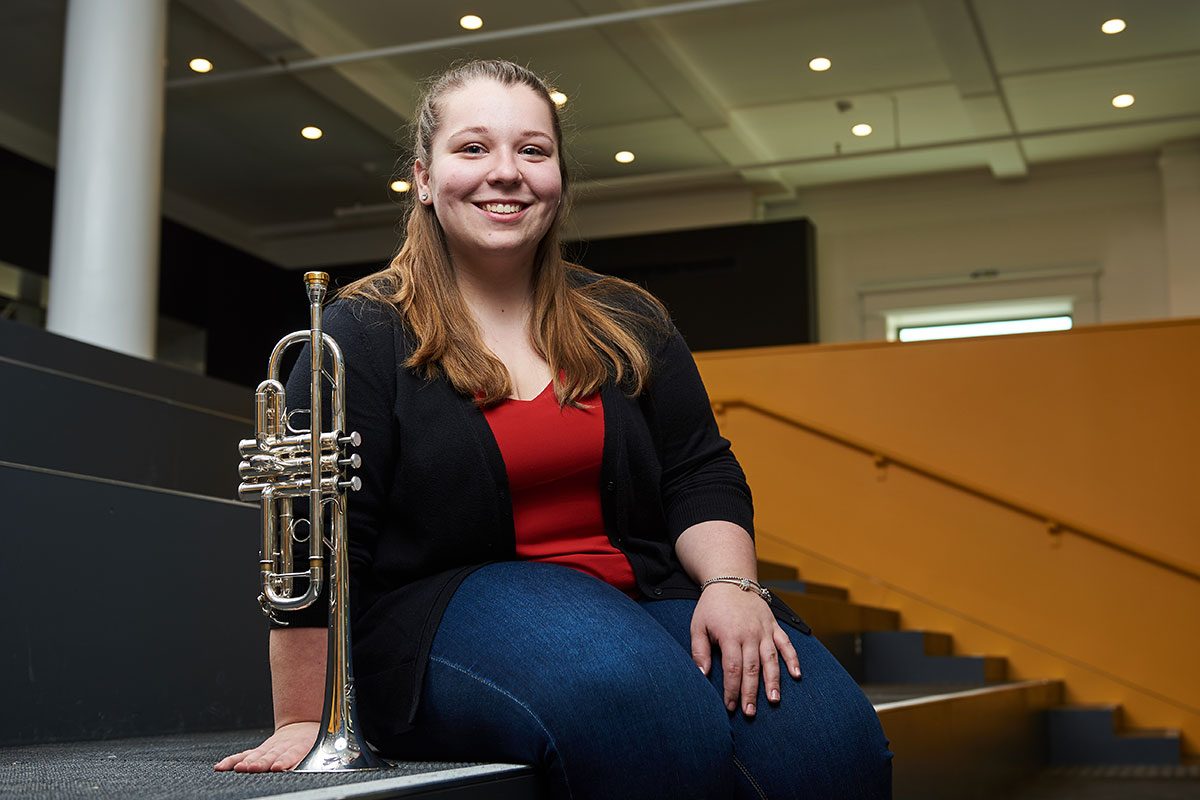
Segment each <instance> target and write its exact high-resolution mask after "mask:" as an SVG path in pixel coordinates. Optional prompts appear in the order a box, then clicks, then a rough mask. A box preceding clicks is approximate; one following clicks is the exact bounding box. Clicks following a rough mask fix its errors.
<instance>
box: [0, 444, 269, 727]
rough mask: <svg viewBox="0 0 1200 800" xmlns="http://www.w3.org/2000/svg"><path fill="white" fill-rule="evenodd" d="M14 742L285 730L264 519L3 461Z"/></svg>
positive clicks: (0, 699)
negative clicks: (274, 669)
mask: <svg viewBox="0 0 1200 800" xmlns="http://www.w3.org/2000/svg"><path fill="white" fill-rule="evenodd" d="M0 508H3V509H4V519H3V522H2V523H0V529H2V530H3V531H4V533H6V534H8V535H7V536H5V552H4V555H3V556H2V557H0V605H2V606H3V607H5V608H15V609H20V613H19V614H17V615H14V616H13V617H12V619H11V620H10V621H9V623H8V625H7V628H6V636H5V644H4V653H5V656H7V655H8V654H14V655H16V654H19V656H18V657H0V708H3V709H4V711H3V713H0V719H2V720H3V724H0V746H4V745H26V744H34V743H38V742H54V741H79V740H86V739H111V738H118V737H128V736H149V735H154V734H162V733H173V732H178V731H185V730H190V731H202V730H214V729H216V730H221V729H230V728H249V727H255V726H258V725H264V724H270V721H271V701H270V696H271V690H270V680H269V675H268V671H267V659H266V658H265V656H266V647H267V625H266V621H265V619H264V618H263V616H262V614H261V613H259V610H258V603H257V602H256V600H255V598H256V597H257V596H258V575H257V566H256V565H257V562H258V547H259V533H258V522H259V520H258V510H257V509H256V508H255V507H253V506H249V505H246V504H244V503H237V502H235V501H224V500H215V499H212V498H206V497H198V496H195V495H187V494H180V493H176V492H169V491H164V490H161V489H154V488H150V487H144V486H135V485H127V484H117V483H113V482H111V481H104V480H99V479H94V478H81V477H77V476H74V477H73V476H63V475H56V474H50V473H45V472H38V471H32V470H28V469H21V468H15V467H8V466H4V465H0Z"/></svg>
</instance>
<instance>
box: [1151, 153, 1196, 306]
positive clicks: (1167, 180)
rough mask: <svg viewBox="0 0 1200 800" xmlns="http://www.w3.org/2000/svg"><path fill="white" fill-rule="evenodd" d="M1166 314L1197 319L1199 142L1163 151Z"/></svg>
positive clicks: (1161, 166)
mask: <svg viewBox="0 0 1200 800" xmlns="http://www.w3.org/2000/svg"><path fill="white" fill-rule="evenodd" d="M1158 164H1159V170H1160V171H1161V173H1162V186H1163V218H1164V222H1165V229H1166V244H1167V314H1168V315H1169V316H1172V317H1200V140H1193V141H1187V142H1175V143H1172V144H1168V145H1166V146H1164V147H1163V149H1162V155H1161V156H1160V157H1159V161H1158Z"/></svg>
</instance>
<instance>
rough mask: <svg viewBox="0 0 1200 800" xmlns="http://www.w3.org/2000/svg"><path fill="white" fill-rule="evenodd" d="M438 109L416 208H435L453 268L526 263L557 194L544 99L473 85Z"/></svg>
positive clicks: (522, 89)
mask: <svg viewBox="0 0 1200 800" xmlns="http://www.w3.org/2000/svg"><path fill="white" fill-rule="evenodd" d="M439 110H440V112H441V114H440V122H441V126H440V127H439V129H438V131H437V133H436V134H435V135H434V137H433V143H432V146H431V148H430V153H429V156H430V158H429V161H430V163H428V164H422V163H421V162H420V161H418V162H417V163H416V165H415V169H414V172H415V177H416V181H417V190H418V202H422V203H424V204H425V205H432V206H433V208H434V211H435V212H436V213H437V217H438V221H439V222H440V223H441V225H442V229H443V230H444V231H445V232H446V240H447V244H448V246H449V249H450V255H451V257H452V258H453V260H454V262H455V264H456V265H458V266H462V265H464V264H480V265H482V264H483V263H485V262H489V263H495V262H496V261H498V260H500V259H503V260H504V261H505V262H507V263H511V264H512V265H516V266H528V265H531V264H532V262H533V256H534V252H535V251H536V249H537V245H538V243H539V242H540V241H541V240H542V237H543V236H545V234H546V231H547V230H548V229H549V228H550V224H551V222H553V220H554V216H555V214H556V213H557V212H558V205H559V200H560V199H561V197H562V189H563V187H562V175H561V173H560V171H559V153H558V142H557V141H556V140H555V138H554V125H553V121H552V119H551V117H550V109H549V108H548V107H547V104H546V100H545V99H544V98H542V97H539V96H538V95H537V94H536V93H535V92H534V91H533V90H532V89H530V88H529V87H528V86H524V85H521V84H517V85H514V86H504V85H503V84H501V83H498V82H496V81H493V80H488V79H479V80H475V81H472V82H470V83H468V84H466V85H465V86H463V87H462V88H460V89H457V90H455V91H453V92H450V93H448V94H446V95H445V96H443V97H442V99H441V102H440V103H439ZM422 196H424V198H425V199H421V197H422Z"/></svg>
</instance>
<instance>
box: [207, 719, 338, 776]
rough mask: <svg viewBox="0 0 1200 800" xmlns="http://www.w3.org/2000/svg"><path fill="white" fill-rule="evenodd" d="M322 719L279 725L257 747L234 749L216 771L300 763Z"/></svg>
mask: <svg viewBox="0 0 1200 800" xmlns="http://www.w3.org/2000/svg"><path fill="white" fill-rule="evenodd" d="M320 727H321V723H319V722H292V723H290V724H288V725H283V726H281V727H279V728H278V729H277V730H276V731H275V733H273V734H271V735H270V736H269V737H267V739H266V740H265V741H264V742H263V743H262V744H260V745H259V746H258V747H254V748H251V749H249V750H243V751H242V752H240V753H234V754H233V755H231V756H226V757H225V758H223V759H221V760H220V761H218V762H217V763H216V764H214V765H213V769H214V770H216V771H217V772H228V771H229V770H233V771H234V772H283V771H284V770H285V769H291V768H292V767H294V766H296V765H297V764H299V763H300V759H302V758H304V757H305V756H306V755H308V751H309V750H311V749H312V746H313V745H314V744H316V742H317V731H318V730H319V729H320Z"/></svg>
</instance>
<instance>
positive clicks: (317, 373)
mask: <svg viewBox="0 0 1200 800" xmlns="http://www.w3.org/2000/svg"><path fill="white" fill-rule="evenodd" d="M304 284H305V287H306V288H307V290H308V304H309V314H310V320H311V321H310V323H309V324H310V327H309V329H308V330H302V331H295V332H294V333H289V334H288V335H287V336H284V337H283V338H282V339H280V340H279V342H278V343H277V344H276V345H275V349H274V350H272V351H271V361H270V365H269V367H268V375H267V379H266V380H265V381H263V382H262V383H260V384H259V385H258V390H257V391H256V392H255V394H254V438H253V439H243V440H242V441H241V442H239V443H238V450H239V452H240V453H241V456H242V462H241V464H240V465H239V466H238V474H239V476H240V477H241V478H242V483H241V484H240V485H239V486H238V498H239V499H240V500H244V501H247V502H257V503H259V505H260V506H261V508H262V549H261V550H260V551H259V561H258V568H259V573H260V578H261V582H262V594H260V595H259V597H258V602H259V605H260V606H261V607H262V610H263V613H265V614H266V615H267V616H268V617H271V618H272V619H274V620H276V621H280V622H282V620H279V618H278V617H277V616H276V614H275V612H276V611H294V610H297V609H301V608H306V607H307V606H310V605H312V604H313V603H314V602H316V600H317V597H318V596H319V595H320V594H321V587H322V585H323V584H324V582H325V549H324V548H325V547H326V546H328V548H329V551H330V558H331V561H332V562H333V566H332V569H331V570H330V574H329V660H328V665H327V667H326V670H325V708H324V711H323V712H322V716H321V730H320V733H319V734H318V736H317V742H316V744H315V745H314V746H313V749H312V750H310V751H309V753H308V755H306V756H305V757H304V758H303V759H302V760H301V761H300V763H299V764H297V765H296V767H295V771H296V772H341V771H346V770H360V769H381V768H384V767H389V766H391V764H389V763H388V762H386V761H384V760H383V759H381V758H380V757H379V756H377V755H375V753H374V752H372V751H371V749H370V748H369V747H368V745H367V743H366V741H365V740H364V739H363V738H362V734H361V733H359V730H360V727H359V724H358V709H357V707H356V705H355V699H354V672H353V669H352V667H351V661H350V654H351V648H350V616H349V615H350V607H349V597H350V596H349V582H350V571H349V560H348V557H347V554H346V545H347V541H346V494H347V492H348V491H357V490H358V489H359V487H360V486H361V485H362V483H361V481H360V480H359V479H358V478H357V477H349V476H348V474H347V473H348V472H349V470H351V469H354V468H356V467H358V466H359V465H360V463H361V461H360V457H359V456H358V455H357V454H353V455H348V454H347V452H346V451H347V449H348V448H350V447H357V446H358V445H359V444H361V443H362V440H361V438H360V437H359V435H358V434H357V433H346V432H345V430H346V408H345V399H344V398H345V392H346V368H345V363H344V361H343V358H342V350H341V348H340V347H338V344H337V342H335V341H334V340H333V337H331V336H330V335H329V334H327V333H325V332H323V331H322V330H321V304H322V303H323V302H324V300H325V295H326V292H327V290H328V288H329V275H327V274H326V273H324V272H307V273H305V275H304ZM305 342H307V343H308V344H309V346H310V350H311V356H312V358H311V365H310V366H311V368H310V375H311V397H312V399H311V401H310V403H309V406H310V408H308V409H292V410H288V408H287V403H286V398H285V396H284V388H283V384H282V383H281V382H280V381H279V369H280V362H281V359H282V357H283V353H284V351H285V350H287V348H288V347H290V346H292V345H294V344H303V343H305ZM326 352H328V353H329V357H330V362H331V365H332V371H333V374H332V375H330V374H329V372H327V371H326V370H325V366H324V364H325V353H326ZM324 378H329V380H330V383H331V384H332V388H331V390H330V400H329V402H330V412H331V413H330V417H331V426H332V430H331V431H328V432H322V431H321V422H322V419H323V416H322V408H321V399H322V393H323V388H324V387H323V384H324V381H323V379H324ZM301 413H307V414H308V415H309V420H310V422H309V428H308V429H297V428H294V427H292V425H291V418H292V416H293V415H295V414H301ZM303 497H307V498H308V519H303V518H298V517H297V516H296V515H295V513H294V512H293V508H292V506H293V503H294V502H295V501H296V499H298V498H303ZM327 507H328V509H327ZM327 510H328V514H326V511H327ZM326 517H328V521H327V520H326ZM305 542H307V543H308V568H307V569H306V570H300V571H297V570H296V568H295V564H294V555H293V545H301V546H302V545H303V544H304V543H305ZM300 585H302V586H303V588H304V591H303V592H299V589H298V587H299V586H300ZM283 624H286V623H283Z"/></svg>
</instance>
